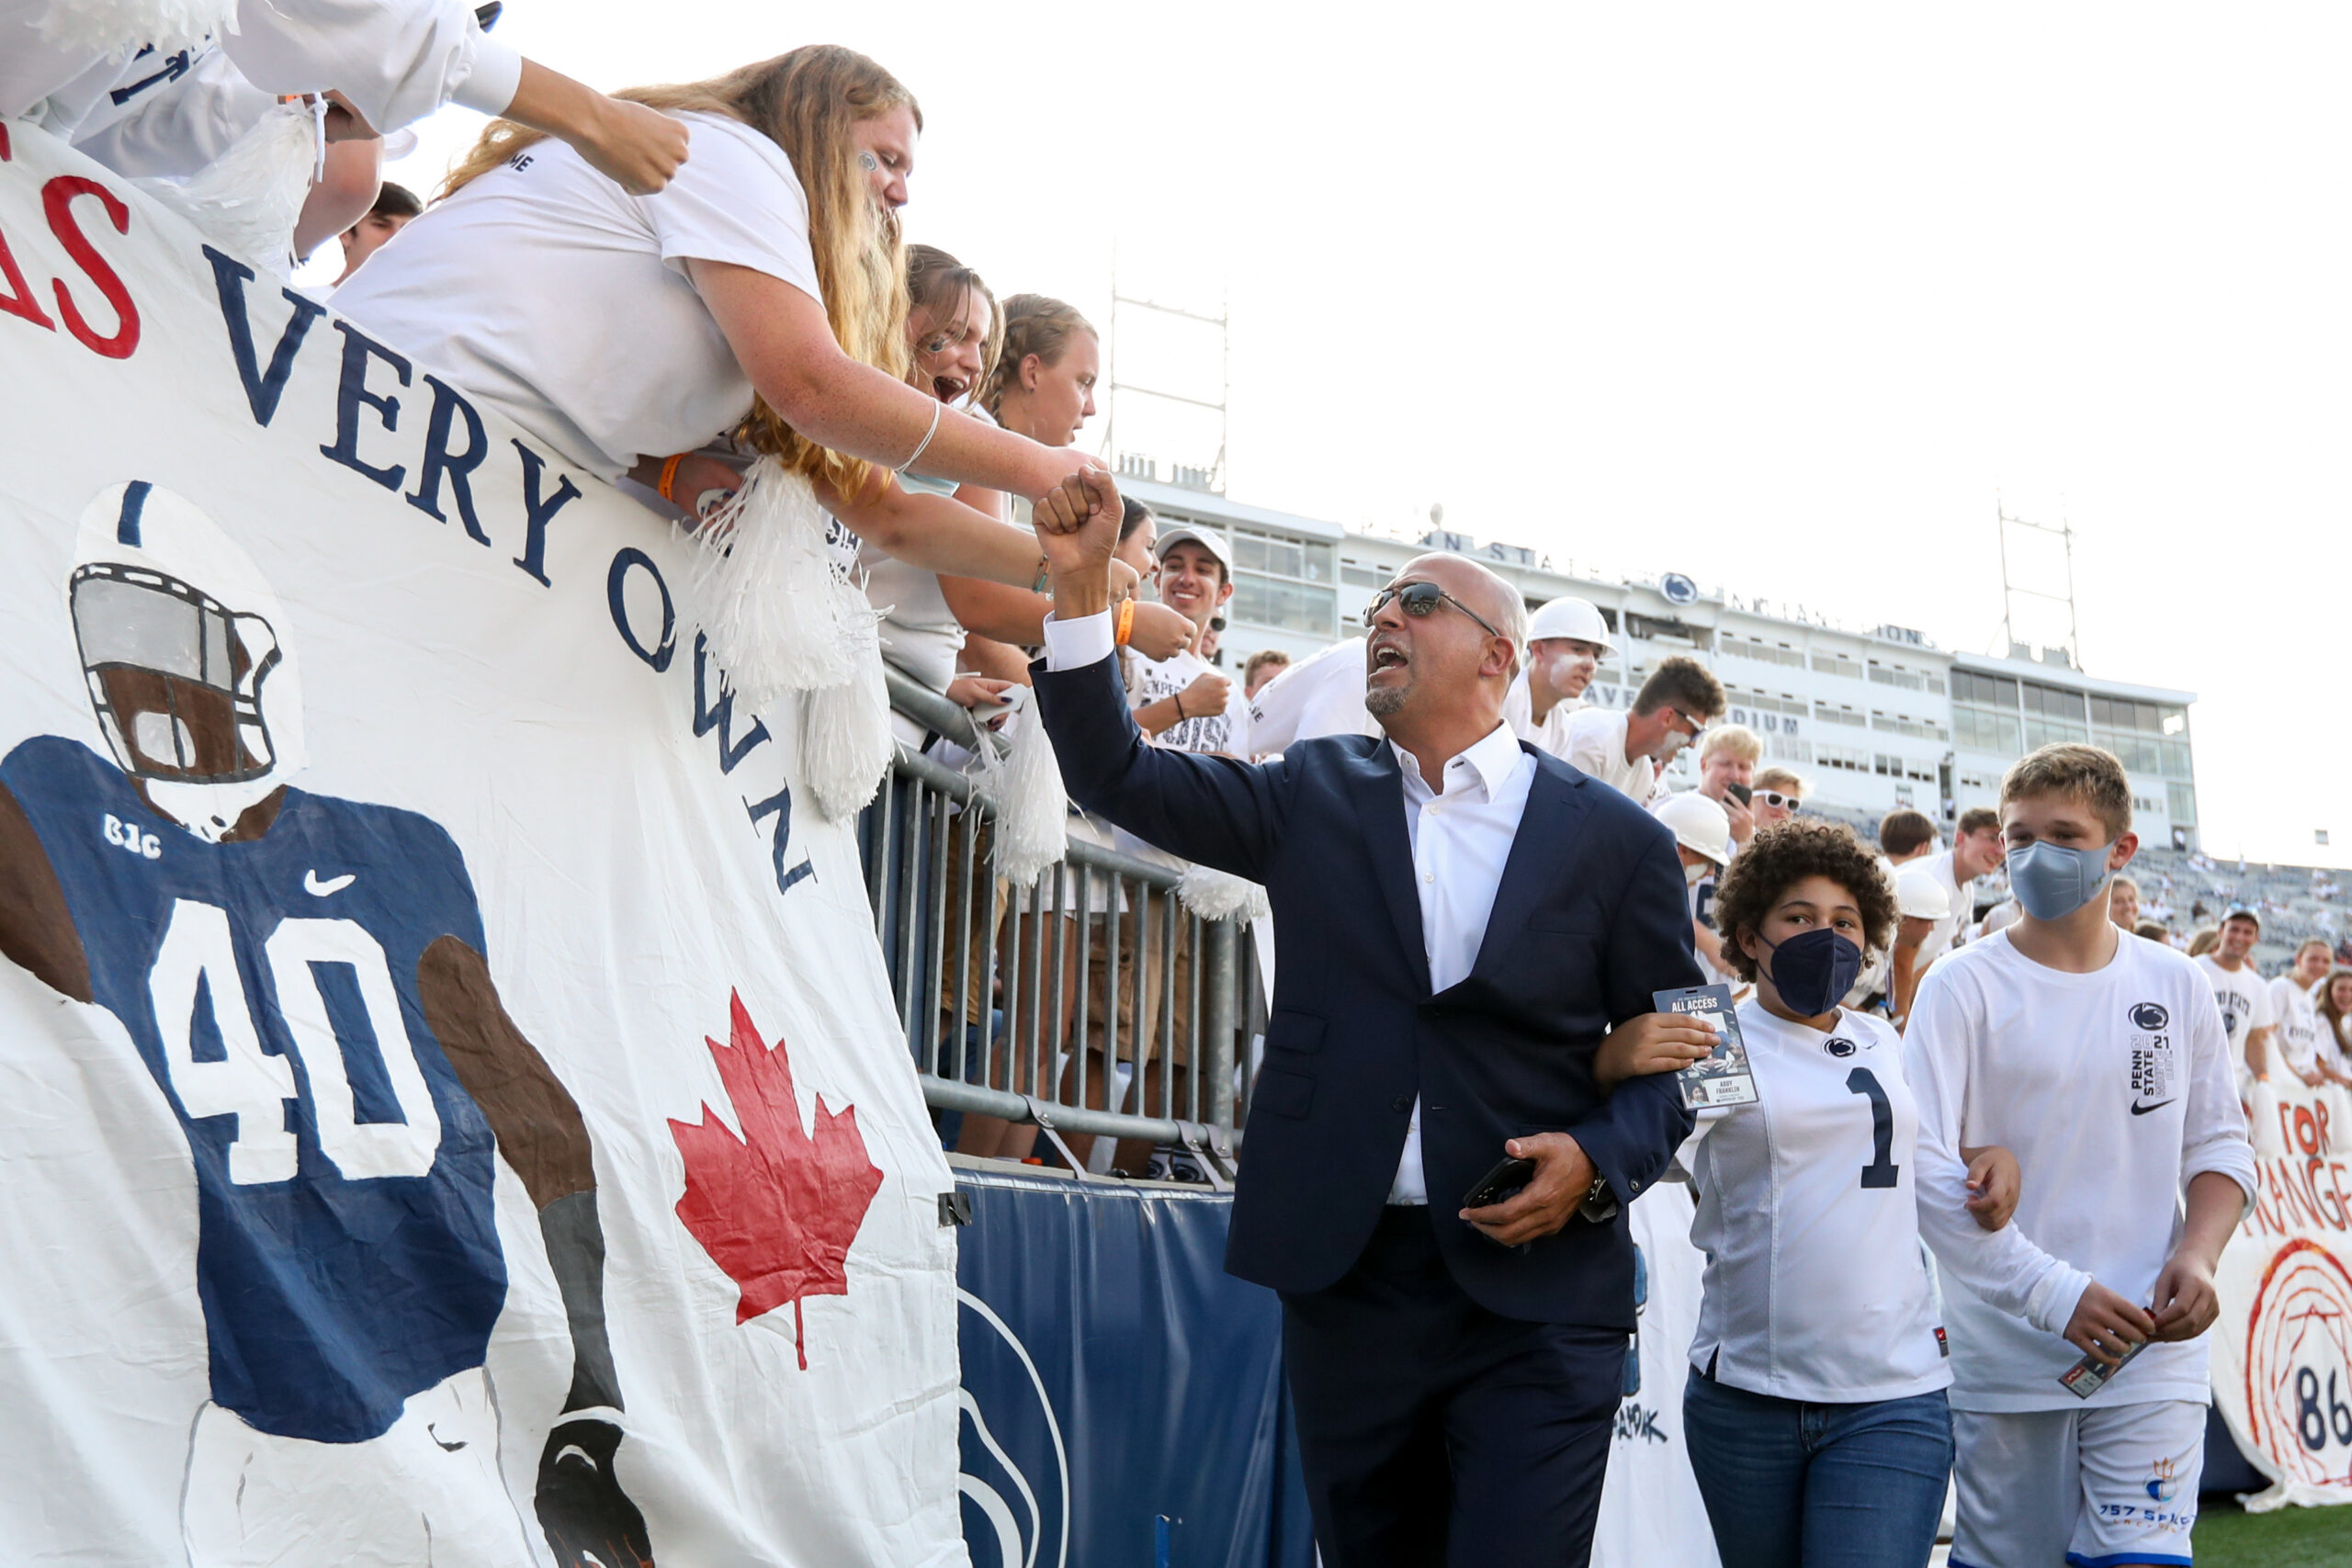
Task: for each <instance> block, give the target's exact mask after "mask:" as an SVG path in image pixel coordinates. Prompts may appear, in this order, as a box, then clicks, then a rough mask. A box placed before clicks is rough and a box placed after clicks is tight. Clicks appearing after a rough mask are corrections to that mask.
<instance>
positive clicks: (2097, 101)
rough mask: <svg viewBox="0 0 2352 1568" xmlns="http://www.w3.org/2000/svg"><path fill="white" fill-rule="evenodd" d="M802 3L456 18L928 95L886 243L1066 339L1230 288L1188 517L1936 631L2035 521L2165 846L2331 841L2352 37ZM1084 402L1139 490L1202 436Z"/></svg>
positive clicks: (2215, 28) (442, 157) (1208, 366)
mask: <svg viewBox="0 0 2352 1568" xmlns="http://www.w3.org/2000/svg"><path fill="white" fill-rule="evenodd" d="M824 9H825V11H827V12H829V13H830V16H829V18H828V19H827V20H826V21H825V22H824V23H823V24H822V25H821V26H816V25H813V24H812V23H811V21H810V20H809V18H810V17H811V16H812V15H814V14H816V8H810V7H786V6H752V5H745V4H738V3H732V0H664V3H663V4H662V5H660V6H650V7H649V6H645V5H643V4H641V3H633V4H628V5H623V4H617V3H614V0H562V3H560V4H559V3H557V0H513V3H512V4H511V5H510V8H509V12H508V15H507V17H506V18H505V20H504V21H503V22H502V23H501V25H500V35H501V36H502V37H503V38H505V39H508V40H509V41H511V42H513V43H514V44H515V45H516V46H517V47H519V48H521V49H522V50H523V51H525V52H526V53H527V54H530V55H532V56H534V57H535V58H537V59H538V60H540V61H542V62H546V63H548V64H550V65H553V66H555V67H556V68H558V69H560V70H563V71H566V72H569V73H571V74H573V75H576V76H579V77H581V78H582V79H583V80H586V81H588V82H591V83H593V84H594V85H598V86H601V87H607V88H611V87H619V86H626V85H639V84H645V83H650V82H661V81H678V80H688V79H692V78H694V77H696V76H701V75H707V74H712V73H717V72H718V71H720V70H723V69H726V68H728V67H730V66H733V65H736V64H739V63H741V62H744V61H747V60H751V59H756V58H761V57H764V56H766V55H769V54H773V53H776V52H779V51H783V50H785V49H787V48H790V47H792V46H793V45H795V44H799V43H805V42H819V41H832V42H839V43H844V44H848V45H851V46H852V47H854V48H858V49H861V50H864V51H866V52H868V53H870V54H872V55H874V56H875V57H876V59H878V60H880V61H882V62H884V63H885V64H886V65H888V66H889V67H890V68H891V70H892V71H894V72H895V73H897V74H898V75H899V77H900V78H901V79H902V80H904V81H905V82H906V83H907V84H908V85H909V86H910V87H911V88H912V89H913V91H914V92H915V94H916V95H917V96H918V97H920V98H921V100H922V105H923V109H924V112H925V115H926V117H927V120H928V131H927V134H926V137H925V140H924V142H923V145H922V150H921V155H920V160H919V164H918V166H917V170H916V175H915V179H914V181H913V193H914V203H913V205H912V207H911V208H910V209H909V213H908V219H909V228H910V233H911V234H912V236H913V237H914V238H916V239H920V240H924V241H928V242H930V243H935V244H940V245H944V247H946V248H947V249H949V250H951V251H954V252H956V254H958V255H959V256H961V257H962V258H963V259H964V260H966V261H967V262H969V263H971V264H972V265H976V266H978V267H979V268H980V269H981V270H982V272H983V273H984V274H985V275H986V276H988V277H989V280H990V281H991V283H993V284H994V285H995V286H996V288H998V290H999V291H1000V293H1012V292H1018V291H1023V290H1035V291H1041V292H1046V293H1051V294H1057V295H1060V296H1062V297H1064V298H1066V299H1069V300H1070V301H1072V302H1073V303H1075V304H1077V305H1078V306H1079V307H1080V309H1082V310H1085V311H1087V313H1088V314H1089V315H1090V316H1091V317H1093V318H1094V320H1095V321H1097V322H1098V323H1103V322H1105V321H1107V318H1108V313H1109V300H1110V295H1111V293H1112V287H1111V279H1112V276H1113V266H1114V251H1115V254H1116V258H1117V265H1118V269H1119V272H1120V275H1121V276H1122V279H1123V292H1127V293H1141V294H1149V295H1152V296H1154V297H1156V298H1159V299H1165V300H1168V301H1170V302H1171V303H1182V304H1186V305H1190V306H1193V307H1196V308H1205V309H1207V310H1210V311H1212V312H1214V311H1215V310H1216V309H1217V308H1218V306H1219V304H1220V301H1221V300H1222V301H1225V302H1227V309H1229V311H1230V316H1231V322H1232V327H1231V362H1230V378H1231V391H1230V405H1231V434H1230V451H1229V468H1228V483H1227V492H1228V493H1229V494H1231V495H1233V496H1235V497H1236V498H1238V499H1241V500H1245V501H1250V502H1257V503H1260V504H1263V505H1269V506H1274V507H1280V508H1283V509H1285V510H1290V511H1295V512H1301V513H1309V514H1312V515H1316V516H1321V517H1328V518H1333V519H1336V520H1339V521H1341V522H1345V523H1350V524H1358V525H1361V524H1365V523H1388V524H1398V525H1401V524H1408V523H1410V522H1412V521H1413V520H1415V519H1416V518H1418V517H1420V516H1423V515H1425V514H1426V513H1427V509H1428V507H1429V505H1430V502H1432V501H1440V502H1443V503H1444V506H1445V511H1446V519H1447V524H1448V525H1449V526H1452V527H1457V528H1461V529H1463V530H1464V531H1467V532H1469V533H1471V534H1474V535H1476V536H1480V537H1482V538H1502V539H1508V540H1510V541H1513V542H1516V543H1523V544H1529V545H1533V546H1535V547H1538V548H1539V549H1542V550H1544V551H1546V552H1548V553H1550V554H1551V555H1553V556H1554V557H1555V558H1561V557H1572V558H1576V559H1577V560H1579V561H1596V562H1600V563H1602V564H1604V565H1607V566H1610V567H1612V568H1614V569H1615V570H1619V571H1623V572H1625V573H1628V574H1640V575H1650V574H1654V573H1656V572H1657V571H1659V570H1680V571H1684V572H1688V573H1690V574H1691V575H1692V576H1694V577H1697V578H1698V579H1699V580H1700V581H1702V582H1705V583H1708V584H1717V583H1720V584H1722V585H1724V586H1725V587H1727V588H1729V589H1730V590H1731V591H1732V592H1736V593H1739V594H1742V595H1744V596H1745V595H1762V596H1766V597H1770V598H1772V599H1776V600H1787V601H1790V602H1792V603H1802V604H1805V605H1808V606H1810V607H1811V608H1813V609H1815V610H1818V611H1823V612H1826V613H1827V614H1829V615H1832V616H1833V617H1836V618H1838V619H1840V620H1844V621H1847V622H1851V623H1860V624H1864V625H1869V624H1875V623H1877V622H1880V621H1895V622H1900V623H1903V624H1906V625H1911V626H1918V627H1920V628H1922V629H1923V630H1925V631H1926V632H1927V633H1928V635H1929V636H1930V637H1934V638H1935V639H1936V640H1938V641H1939V642H1940V643H1942V644H1944V645H1945V646H1947V647H1953V648H1962V649H1976V650H1982V651H1993V650H1996V648H1997V645H1998V643H1999V639H2000V626H2001V580H2000V569H1999V557H1998V553H1997V538H1996V529H1995V523H1994V518H1995V506H1996V497H2002V498H2006V499H2007V502H2008V503H2009V505H2010V508H2011V510H2012V511H2015V512H2020V513H2025V514H2028V515H2030V516H2034V517H2037V518H2041V519H2045V520H2050V521H2056V520H2058V519H2060V518H2062V517H2063V518H2064V519H2067V520H2069V521H2071V522H2072V524H2073V525H2074V527H2075V530H2076V535H2077V536H2076V541H2075V569H2076V592H2077V597H2078V603H2079V609H2080V615H2081V637H2082V647H2083V651H2084V653H2085V655H2086V663H2087V664H2088V666H2089V667H2090V668H2091V669H2092V670H2094V671H2098V672H2099V673H2101V674H2106V675H2110V676H2115V677H2119V678H2122V679H2126V680H2136V681H2142V682H2148V683H2150V684H2155V685H2169V686H2178V687H2185V688H2188V689H2190V690H2193V691H2196V692H2197V693H2199V695H2200V697H2201V699H2202V700H2201V701H2199V704H2198V705H2197V707H2196V708H2195V710H2194V713H2193V716H2192V725H2193V728H2194V732H2195V739H2196V750H2197V755H2198V773H2199V790H2200V803H2201V807H2202V815H2203V818H2204V824H2205V826H2204V833H2205V842H2206V846H2207V848H2208V849H2209V850H2211V851H2212V852H2214V853H2216V854H2217V855H2225V854H2229V853H2232V852H2236V851H2238V850H2240V849H2243V851H2244V852H2245V853H2247V854H2249V855H2251V856H2253V857H2255V858H2257V859H2260V858H2273V859H2278V860H2286V861H2296V862H2303V863H2311V862H2314V861H2317V862H2324V863H2336V864H2341V863H2347V861H2352V810H2347V809H2344V808H2343V807H2342V805H2341V802H2342V801H2343V798H2344V794H2345V785H2344V783H2343V781H2344V780H2345V779H2346V775H2347V773H2352V766H2347V764H2352V726H2346V725H2345V724H2343V723H2340V722H2338V721H2337V716H2336V713H2335V710H2334V708H2333V705H2332V704H2330V703H2328V702H2327V701H2326V700H2325V698H2324V693H2325V692H2326V691H2327V690H2329V689H2331V688H2332V687H2333V686H2334V685H2335V679H2334V677H2333V676H2332V675H2331V674H2330V671H2334V670H2335V669H2337V668H2339V667H2340V662H2341V654H2340V652H2339V649H2340V646H2341V641H2342V638H2343V637H2344V636H2345V632H2344V631H2343V629H2342V628H2341V627H2340V626H2339V624H2338V623H2337V622H2336V620H2335V614H2336V612H2335V611H2331V610H2330V609H2329V608H2328V606H2329V605H2331V604H2342V603H2344V601H2345V599H2346V594H2345V591H2344V588H2343V586H2342V585H2344V584H2345V583H2346V581H2347V578H2346V565H2347V562H2346V557H2347V553H2352V546H2347V542H2346V530H2345V527H2344V522H2345V518H2346V512H2347V503H2348V502H2352V471H2348V470H2347V467H2346V463H2345V462H2344V461H2343V458H2342V451H2343V445H2342V444H2343V434H2342V433H2343V432H2344V431H2345V430H2346V427H2347V418H2346V416H2347V413H2352V409H2347V403H2352V285H2347V281H2346V280H2347V279H2352V254H2347V252H2352V230H2347V226H2346V220H2345V218H2344V216H2343V209H2344V206H2345V197H2346V189H2345V185H2346V182H2345V178H2344V168H2343V165H2344V164H2345V162H2346V152H2345V149H2346V148H2347V147H2352V97H2347V96H2346V94H2345V93H2344V91H2343V90H2342V71H2343V65H2344V62H2345V61H2346V58H2347V57H2348V56H2352V51H2347V48H2346V45H2347V43H2352V13H2345V12H2342V11H2337V10H2334V9H2332V8H2326V7H2320V6H2302V7H2279V8H2270V7H2264V8H2260V9H2258V10H2254V9H2248V8H2245V7H2231V8H2226V9H2224V10H2221V11H2214V10H2206V11H2203V12H2201V13H2199V14H2189V13H2186V12H2177V11H2173V10H2170V9H2168V8H2163V7H2151V6H2131V7H2128V8H2127V7H2123V6H2112V7H2104V8H2102V7H2093V6H2080V7H2066V8H2063V9H2062V8H2059V7H2052V6H2006V5H1985V6H1972V7H1967V8H1965V9H1964V10H1963V11H1961V12H1950V13H1945V14H1939V15H1928V14H1924V13H1920V12H1917V10H1915V9H1912V8H1902V7H1888V6H1851V7H1830V6H1806V7H1802V8H1799V7H1790V6H1775V7H1769V8H1763V9H1761V10H1759V8H1757V7H1752V6H1676V7H1672V8H1670V10H1669V9H1668V8H1662V7H1611V8H1610V14H1607V15H1602V14H1600V7H1594V6H1569V7H1563V6H1557V5H1543V6H1532V5H1531V6H1515V7H1496V6H1445V7H1439V8H1437V9H1436V11H1435V12H1434V13H1433V14H1434V15H1436V16H1439V17H1443V18H1444V20H1445V23H1446V25H1444V26H1442V27H1435V26H1416V25H1411V24H1408V23H1405V22H1397V23H1391V22H1389V21H1388V20H1387V17H1388V16H1393V15H1396V14H1397V13H1385V14H1383V15H1382V16H1381V17H1380V20H1379V23H1378V25H1377V26H1374V25H1371V24H1372V22H1373V18H1374V13H1367V12H1357V13H1354V14H1353V16H1352V18H1351V19H1350V20H1347V21H1334V20H1332V19H1331V17H1332V13H1331V12H1330V10H1329V7H1325V6H1311V7H1310V6H1304V5H1285V4H1278V3H1265V0H1261V3H1259V4H1255V5H1241V6H1223V5H1216V4H1198V3H1193V4H1186V5H1183V6H1154V7H1141V6H1108V5H1103V4H1100V3H1099V0H1095V3H1089V4H1072V5H1065V4H1051V5H1040V4H1020V3H1014V4H1001V5H994V6H978V7H975V6H969V5H957V6H940V5H929V4H912V3H906V0H901V3H899V4H894V5H890V6H832V7H826V8H824ZM469 118H470V117H467V116H464V115H463V114H462V113H460V112H458V111H450V112H447V113H445V115H444V116H442V117H440V118H437V119H436V120H435V121H433V122H430V123H428V124H427V125H426V126H425V127H424V128H422V130H424V147H423V148H421V149H420V151H419V152H418V154H417V155H416V156H415V157H413V158H412V159H410V160H408V161H407V162H406V163H405V164H404V165H402V166H401V168H399V169H396V170H395V171H394V175H395V177H400V178H402V179H404V180H405V181H407V182H408V183H410V184H412V185H413V186H418V187H419V188H423V187H424V186H429V185H430V184H431V183H432V181H433V178H434V177H435V175H437V173H438V172H439V170H440V168H441V167H442V166H443V165H444V164H446V162H447V157H448V155H449V153H450V152H451V151H452V150H453V148H455V147H456V146H458V145H460V144H462V143H464V142H465V141H469V140H470V136H471V127H470V125H469V123H467V122H468V121H469ZM1125 325H1128V323H1126V322H1124V321H1123V326H1125ZM1213 342H1214V340H1213V339H1211V340H1208V344H1205V345H1204V344H1203V343H1202V342H1200V341H1198V340H1195V341H1193V342H1191V343H1185V342H1175V341H1161V342H1155V343H1152V344H1149V345H1148V347H1149V354H1148V355H1147V352H1146V348H1147V345H1146V343H1145V339H1144V337H1143V329H1142V327H1141V326H1140V324H1136V325H1134V326H1133V327H1132V330H1130V331H1129V332H1128V334H1127V344H1128V352H1127V355H1126V357H1125V362H1124V363H1123V365H1122V367H1121V369H1122V373H1123V374H1125V375H1127V376H1130V377H1132V378H1137V379H1142V380H1147V381H1148V382H1150V383H1152V384H1155V385H1160V386H1164V387H1166V388H1167V389H1170V390H1175V391H1182V392H1188V393H1193V394H1200V393H1204V392H1205V393H1207V394H1210V395H1214V393H1215V390H1216V363H1215V356H1214V354H1213V353H1211V352H1207V349H1208V347H1209V346H1210V345H1213ZM1147 357H1148V358H1149V359H1150V361H1151V362H1150V363H1148V364H1147V363H1144V361H1145V360H1146V358H1147ZM1121 413H1122V419H1123V421H1127V422H1128V423H1126V425H1125V428H1124V429H1123V431H1122V433H1121V435H1120V439H1119V443H1118V445H1119V446H1121V447H1122V448H1125V449H1128V450H1138V449H1139V450H1143V451H1149V452H1154V453H1155V454H1156V455H1157V456H1159V457H1160V459H1161V461H1162V463H1163V469H1162V471H1163V473H1164V472H1165V471H1166V469H1165V465H1167V464H1170V463H1173V462H1177V461H1187V460H1190V461H1198V460H1202V459H1203V458H1205V457H1208V456H1209V455H1211V453H1212V452H1213V450H1214V434H1213V433H1208V434H1204V433H1202V432H1200V431H1199V430H1197V429H1194V430H1191V431H1187V430H1185V429H1183V428H1182V421H1181V420H1179V419H1176V418H1174V417H1173V416H1169V415H1163V416H1161V418H1160V420H1159V423H1158V425H1156V426H1155V425H1151V424H1149V423H1148V417H1147V416H1146V415H1145V414H1144V413H1143V412H1141V405H1140V404H1139V403H1136V402H1130V403H1129V404H1128V405H1126V406H1125V407H1124V408H1123V409H1122V411H1121ZM1131 415H1132V416H1133V417H1132V419H1130V416H1131ZM1099 432H1100V425H1099V423H1098V424H1092V425H1090V426H1089V427H1088V433H1087V438H1088V439H1091V438H1093V437H1094V436H1095V435H1096V434H1099ZM1131 432H1132V433H1134V434H1130V433H1131ZM2025 629H2026V630H2027V632H2028V633H2029V634H2030V630H2031V628H2030V627H2029V628H2025ZM2315 828H2326V829H2331V830H2332V836H2333V837H2334V839H2335V846H2336V847H2335V849H2333V850H2328V849H2319V848H2316V847H2315V846H2314V845H2313V843H2312V829H2315Z"/></svg>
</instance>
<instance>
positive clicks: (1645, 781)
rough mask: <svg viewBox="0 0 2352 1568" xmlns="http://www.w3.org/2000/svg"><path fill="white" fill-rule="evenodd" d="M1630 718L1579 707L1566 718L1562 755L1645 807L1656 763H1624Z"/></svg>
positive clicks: (1652, 790)
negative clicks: (1565, 742) (1628, 720)
mask: <svg viewBox="0 0 2352 1568" xmlns="http://www.w3.org/2000/svg"><path fill="white" fill-rule="evenodd" d="M1631 717H1632V715H1631V714H1629V713H1626V712H1623V710H1621V709H1617V708H1580V709H1578V710H1577V712H1576V713H1574V714H1572V715H1570V716H1569V717H1568V731H1567V750H1566V752H1565V753H1563V755H1565V756H1566V759H1567V761H1568V762H1569V764H1570V765H1571V766H1573V767H1577V768H1579V769H1581V770H1583V771H1584V772H1586V773H1590V774H1591V775H1592V776H1593V777H1594V778H1597V779H1599V780H1600V782H1601V783H1602V784H1607V785H1609V786H1610V787H1611V789H1614V790H1616V791H1617V792H1618V793H1619V794H1620V795H1630V796H1632V797H1633V801H1634V805H1636V806H1647V805H1648V804H1649V803H1650V796H1651V795H1653V794H1655V793H1657V763H1655V762H1653V761H1650V760H1649V759H1648V758H1647V757H1642V758H1639V759H1637V760H1635V761H1631V762H1629V761H1625V721H1626V720H1627V719H1629V718H1631Z"/></svg>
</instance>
